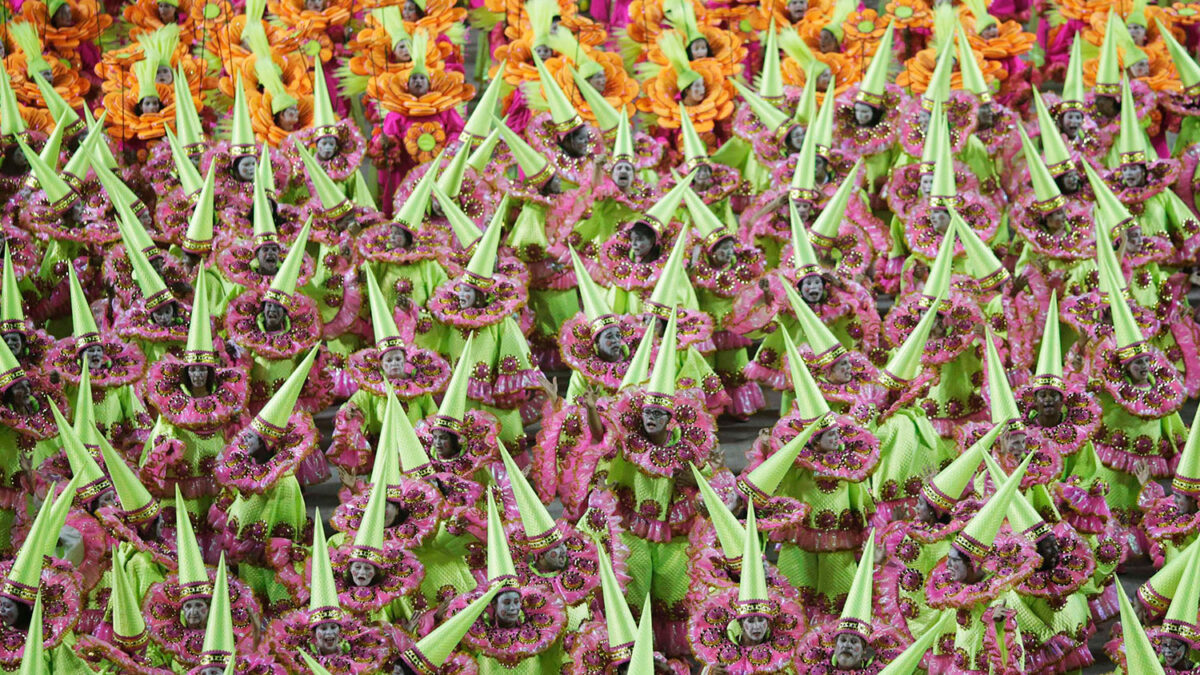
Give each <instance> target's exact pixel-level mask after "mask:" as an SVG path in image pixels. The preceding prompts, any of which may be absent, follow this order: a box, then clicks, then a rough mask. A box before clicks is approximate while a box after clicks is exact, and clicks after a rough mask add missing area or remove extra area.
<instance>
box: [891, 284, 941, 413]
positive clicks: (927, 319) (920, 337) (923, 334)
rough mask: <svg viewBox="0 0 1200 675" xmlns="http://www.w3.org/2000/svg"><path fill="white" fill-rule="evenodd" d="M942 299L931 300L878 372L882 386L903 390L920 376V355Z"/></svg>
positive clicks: (923, 351) (927, 339) (923, 350)
mask: <svg viewBox="0 0 1200 675" xmlns="http://www.w3.org/2000/svg"><path fill="white" fill-rule="evenodd" d="M942 297H943V296H941V295H939V296H938V297H937V298H935V299H934V300H933V304H932V305H930V306H929V309H927V310H925V314H924V315H923V316H922V317H921V320H920V321H918V322H917V325H916V327H915V328H913V330H912V332H911V333H909V334H908V337H907V338H905V339H904V342H903V343H902V344H901V345H900V348H899V349H897V350H896V352H895V353H894V354H892V357H891V358H890V359H888V362H887V365H886V366H884V367H883V370H881V371H879V381H880V383H881V384H883V386H885V387H887V388H888V389H892V390H897V389H903V388H904V386H905V385H906V384H908V383H909V382H911V381H912V380H914V379H916V377H917V375H920V374H921V369H922V366H921V355H922V354H924V353H925V345H926V343H928V342H929V332H930V331H931V330H933V322H934V320H935V319H936V318H937V313H938V308H939V307H941V304H942Z"/></svg>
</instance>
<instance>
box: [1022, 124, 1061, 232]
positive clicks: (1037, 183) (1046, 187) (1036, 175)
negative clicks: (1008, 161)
mask: <svg viewBox="0 0 1200 675" xmlns="http://www.w3.org/2000/svg"><path fill="white" fill-rule="evenodd" d="M1017 132H1018V133H1019V134H1020V135H1021V150H1022V152H1023V153H1024V154H1025V164H1026V165H1027V166H1028V167H1029V177H1030V178H1031V179H1032V180H1033V196H1034V202H1033V206H1034V208H1036V209H1037V211H1038V212H1039V213H1042V214H1046V213H1049V212H1051V211H1053V210H1055V209H1058V208H1061V207H1062V206H1063V204H1065V203H1066V201H1067V200H1066V198H1065V197H1063V194H1062V191H1061V190H1059V189H1058V183H1055V182H1054V177H1053V176H1051V175H1050V170H1049V169H1047V168H1046V165H1045V164H1044V163H1043V162H1042V157H1041V155H1039V154H1038V151H1037V148H1035V147H1033V141H1030V140H1029V136H1027V135H1026V134H1025V128H1024V127H1022V126H1021V125H1017ZM1042 133H1043V134H1045V133H1046V132H1045V131H1043V132H1042ZM1050 133H1052V134H1056V133H1058V129H1056V128H1051V130H1050ZM1043 138H1044V136H1043Z"/></svg>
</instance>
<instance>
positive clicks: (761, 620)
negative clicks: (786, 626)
mask: <svg viewBox="0 0 1200 675" xmlns="http://www.w3.org/2000/svg"><path fill="white" fill-rule="evenodd" d="M739 621H740V622H741V624H742V644H743V645H747V646H749V645H758V644H762V642H763V640H766V639H767V631H768V630H769V629H770V628H771V622H770V621H768V620H767V617H765V616H759V615H757V614H756V615H754V616H747V617H743V618H741V619H739Z"/></svg>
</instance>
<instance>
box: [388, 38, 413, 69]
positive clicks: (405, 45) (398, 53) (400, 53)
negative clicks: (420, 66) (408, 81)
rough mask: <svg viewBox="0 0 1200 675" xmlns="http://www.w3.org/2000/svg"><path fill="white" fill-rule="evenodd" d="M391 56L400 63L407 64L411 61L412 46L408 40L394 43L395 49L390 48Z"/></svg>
mask: <svg viewBox="0 0 1200 675" xmlns="http://www.w3.org/2000/svg"><path fill="white" fill-rule="evenodd" d="M392 55H393V56H395V57H396V60H397V61H399V62H400V63H409V62H410V61H412V46H411V45H410V44H409V42H408V40H401V41H399V42H397V43H396V46H395V47H392Z"/></svg>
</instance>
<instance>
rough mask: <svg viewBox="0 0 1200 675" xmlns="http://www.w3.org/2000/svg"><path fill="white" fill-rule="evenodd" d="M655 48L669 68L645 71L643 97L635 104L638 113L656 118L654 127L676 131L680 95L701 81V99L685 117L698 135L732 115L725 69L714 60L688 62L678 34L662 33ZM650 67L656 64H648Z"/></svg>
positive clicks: (678, 121)
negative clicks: (687, 116)
mask: <svg viewBox="0 0 1200 675" xmlns="http://www.w3.org/2000/svg"><path fill="white" fill-rule="evenodd" d="M658 45H659V47H660V48H662V50H663V53H664V54H666V55H667V60H668V61H670V62H671V65H669V66H667V67H661V68H659V69H658V71H657V72H654V71H653V68H647V69H646V71H645V72H647V73H648V74H650V78H649V79H648V80H646V82H645V84H644V85H643V87H644V91H645V94H646V96H645V97H644V98H642V99H640V100H639V101H638V109H639V110H641V111H642V112H649V113H654V114H655V115H657V116H658V125H659V126H661V127H664V128H667V129H677V128H679V126H680V124H682V119H681V116H680V113H679V109H680V106H679V102H680V100H681V99H682V98H683V97H682V92H683V91H684V90H685V89H687V88H688V87H690V86H691V85H692V84H694V83H695V82H696V81H697V80H703V82H704V98H703V99H702V100H701V101H700V102H699V103H698V104H696V105H691V106H688V115H689V116H690V117H691V120H692V123H693V124H694V125H695V127H696V130H697V131H698V132H700V133H704V132H707V131H710V130H711V129H712V127H713V124H714V123H715V122H717V121H718V120H723V119H725V118H727V117H729V116H730V115H732V114H733V107H734V106H733V94H734V89H733V86H732V85H730V84H729V81H728V80H727V78H726V76H725V66H724V65H723V64H721V63H719V62H717V61H716V60H715V59H698V60H696V61H690V62H689V61H688V59H687V54H686V52H684V46H683V44H682V40H681V38H680V36H679V34H678V33H675V32H666V33H663V34H662V36H661V37H660V38H659V41H658ZM649 65H651V66H654V65H657V64H649Z"/></svg>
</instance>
